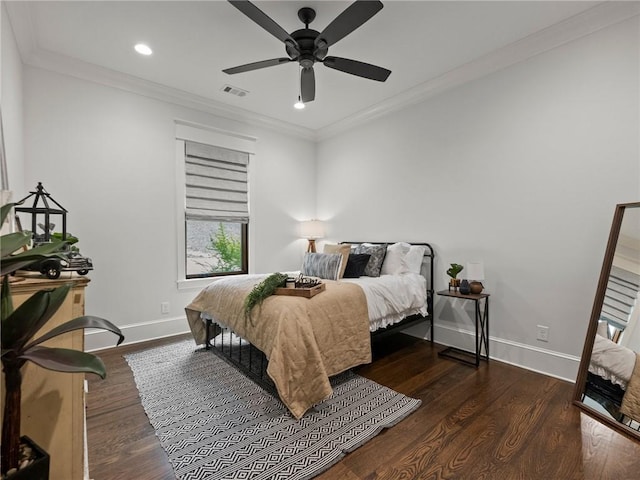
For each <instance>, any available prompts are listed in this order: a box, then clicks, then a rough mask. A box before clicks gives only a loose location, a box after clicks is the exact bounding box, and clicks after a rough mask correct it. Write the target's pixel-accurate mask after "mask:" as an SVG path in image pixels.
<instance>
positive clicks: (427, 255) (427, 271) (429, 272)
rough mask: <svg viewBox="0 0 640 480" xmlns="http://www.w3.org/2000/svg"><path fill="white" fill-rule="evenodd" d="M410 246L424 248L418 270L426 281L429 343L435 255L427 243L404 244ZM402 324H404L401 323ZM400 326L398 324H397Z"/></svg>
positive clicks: (373, 243) (383, 243)
mask: <svg viewBox="0 0 640 480" xmlns="http://www.w3.org/2000/svg"><path fill="white" fill-rule="evenodd" d="M340 243H341V244H351V245H360V244H362V243H370V244H371V245H393V244H394V243H396V242H346V241H344V242H340ZM406 243H409V244H410V245H420V246H424V247H425V250H424V255H423V258H422V266H421V268H420V274H421V275H422V276H423V277H425V279H426V280H427V312H428V316H429V320H430V322H431V341H432V342H433V297H434V296H435V291H434V280H433V262H434V258H435V253H434V251H433V247H432V246H431V245H430V244H428V243H423V242H418V243H416V242H406ZM427 259H428V260H427ZM425 263H428V264H429V265H428V266H425ZM401 323H404V322H401ZM399 325H400V324H399Z"/></svg>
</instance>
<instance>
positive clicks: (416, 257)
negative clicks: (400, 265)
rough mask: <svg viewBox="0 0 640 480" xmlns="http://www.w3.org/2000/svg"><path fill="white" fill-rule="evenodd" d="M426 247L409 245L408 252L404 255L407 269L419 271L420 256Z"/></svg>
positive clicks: (420, 267) (420, 265) (414, 271)
mask: <svg viewBox="0 0 640 480" xmlns="http://www.w3.org/2000/svg"><path fill="white" fill-rule="evenodd" d="M426 249H427V247H425V246H424V245H411V248H409V252H407V254H406V255H405V257H404V263H405V265H406V267H407V271H409V272H411V273H417V274H419V273H420V270H421V269H422V258H423V257H424V252H425V250H426Z"/></svg>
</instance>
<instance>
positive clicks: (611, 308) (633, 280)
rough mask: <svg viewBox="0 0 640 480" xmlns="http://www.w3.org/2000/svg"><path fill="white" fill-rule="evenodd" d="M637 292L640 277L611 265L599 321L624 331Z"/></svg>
mask: <svg viewBox="0 0 640 480" xmlns="http://www.w3.org/2000/svg"><path fill="white" fill-rule="evenodd" d="M639 290H640V276H638V275H636V274H635V273H632V272H629V271H627V270H623V269H622V268H619V267H616V266H615V265H613V266H612V267H611V274H610V275H609V282H608V283H607V290H606V292H605V297H604V303H603V305H602V313H601V314H600V320H604V321H606V322H607V323H608V324H609V325H613V326H614V327H615V328H617V329H619V330H624V329H625V328H626V327H627V325H628V323H629V318H630V316H631V311H632V310H633V308H634V306H635V303H636V298H637V296H638V291H639Z"/></svg>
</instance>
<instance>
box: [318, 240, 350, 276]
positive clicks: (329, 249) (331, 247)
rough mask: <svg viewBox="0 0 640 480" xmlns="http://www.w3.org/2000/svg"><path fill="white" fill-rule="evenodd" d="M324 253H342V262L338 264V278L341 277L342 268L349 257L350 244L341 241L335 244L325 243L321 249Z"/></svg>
mask: <svg viewBox="0 0 640 480" xmlns="http://www.w3.org/2000/svg"><path fill="white" fill-rule="evenodd" d="M323 252H324V253H339V254H340V255H342V263H341V264H340V273H339V275H338V278H342V277H343V276H344V269H345V268H347V259H348V258H349V252H351V245H350V244H348V243H343V244H340V245H335V244H332V243H326V244H325V245H324V249H323Z"/></svg>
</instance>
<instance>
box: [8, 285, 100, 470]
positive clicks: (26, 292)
mask: <svg viewBox="0 0 640 480" xmlns="http://www.w3.org/2000/svg"><path fill="white" fill-rule="evenodd" d="M67 283H71V284H72V285H73V286H72V288H71V291H70V292H69V294H68V295H67V298H66V299H65V301H64V303H63V304H62V306H61V307H60V309H59V310H58V312H57V313H56V314H55V315H54V316H53V318H51V319H50V320H49V322H47V324H46V325H45V326H44V327H43V329H42V330H41V331H40V333H39V335H38V336H40V335H41V334H43V333H45V332H48V331H49V330H51V329H52V328H53V327H55V326H58V325H60V324H62V323H64V322H66V321H68V320H71V319H72V318H76V317H80V316H82V315H84V294H85V292H84V290H85V287H86V286H87V284H88V283H89V279H88V278H86V277H81V276H79V275H77V274H75V273H62V275H61V276H60V278H59V279H57V280H49V279H47V278H44V277H41V276H40V275H34V276H29V277H26V278H25V279H24V280H21V281H17V282H15V283H12V284H11V292H12V297H13V306H14V308H16V307H17V306H18V305H20V304H21V303H22V302H24V301H25V300H26V299H27V298H29V297H30V296H31V295H33V294H34V293H35V292H37V291H38V290H42V289H46V288H55V287H57V286H60V285H64V284H67ZM44 345H47V346H51V347H63V348H72V349H74V350H84V331H83V330H76V331H74V332H69V333H66V334H64V335H61V336H59V337H56V338H53V339H51V340H49V341H48V342H46V343H45V344H44ZM22 371H23V373H22V375H23V377H22V378H23V382H22V425H21V434H22V435H27V436H29V437H30V438H32V439H33V440H34V441H35V442H36V443H37V444H38V445H40V446H41V447H42V448H44V449H45V450H46V451H47V452H49V455H50V456H51V467H50V475H49V478H51V479H60V480H62V479H64V480H82V479H83V478H84V374H82V373H60V372H53V371H50V370H45V369H44V368H41V367H39V366H37V365H35V364H33V363H31V362H27V363H26V364H25V366H24V367H23V370H22ZM3 385H4V379H3ZM0 401H1V402H2V403H4V393H3V394H2V400H0Z"/></svg>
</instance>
